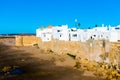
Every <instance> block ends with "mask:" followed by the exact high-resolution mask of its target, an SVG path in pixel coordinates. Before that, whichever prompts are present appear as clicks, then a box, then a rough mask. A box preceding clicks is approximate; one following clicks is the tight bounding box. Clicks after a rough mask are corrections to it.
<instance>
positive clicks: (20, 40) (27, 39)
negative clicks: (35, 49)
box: [15, 36, 40, 46]
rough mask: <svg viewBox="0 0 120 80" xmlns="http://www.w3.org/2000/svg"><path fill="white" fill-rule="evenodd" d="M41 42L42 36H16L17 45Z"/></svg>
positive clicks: (31, 44)
mask: <svg viewBox="0 0 120 80" xmlns="http://www.w3.org/2000/svg"><path fill="white" fill-rule="evenodd" d="M38 43H40V38H37V37H35V36H16V38H15V46H33V45H34V44H38Z"/></svg>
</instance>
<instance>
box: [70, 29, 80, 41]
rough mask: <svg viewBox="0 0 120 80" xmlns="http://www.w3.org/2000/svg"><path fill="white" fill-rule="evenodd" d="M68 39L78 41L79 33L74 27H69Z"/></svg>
mask: <svg viewBox="0 0 120 80" xmlns="http://www.w3.org/2000/svg"><path fill="white" fill-rule="evenodd" d="M69 40H70V41H80V34H79V31H78V30H77V29H76V28H71V29H69Z"/></svg>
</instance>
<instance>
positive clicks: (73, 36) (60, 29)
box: [36, 25, 120, 42]
mask: <svg viewBox="0 0 120 80" xmlns="http://www.w3.org/2000/svg"><path fill="white" fill-rule="evenodd" d="M119 34H120V25H119V26H117V27H111V26H108V27H107V26H106V27H104V25H102V27H95V28H93V29H86V30H83V29H76V28H70V29H69V28H68V25H62V26H55V27H53V28H45V29H37V30H36V37H40V38H41V39H42V41H51V37H53V38H54V39H57V40H64V41H80V42H86V41H87V40H89V39H94V40H103V39H105V40H109V41H110V42H117V41H118V40H119V41H120V35H119Z"/></svg>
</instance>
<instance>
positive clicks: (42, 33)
mask: <svg viewBox="0 0 120 80" xmlns="http://www.w3.org/2000/svg"><path fill="white" fill-rule="evenodd" d="M36 37H40V38H41V39H42V41H44V42H47V41H51V38H52V28H45V29H37V30H36Z"/></svg>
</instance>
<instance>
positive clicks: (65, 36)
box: [52, 25, 69, 41]
mask: <svg viewBox="0 0 120 80" xmlns="http://www.w3.org/2000/svg"><path fill="white" fill-rule="evenodd" d="M52 36H53V38H54V39H57V40H64V41H68V40H69V30H68V25H62V26H55V27H53V28H52Z"/></svg>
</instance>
